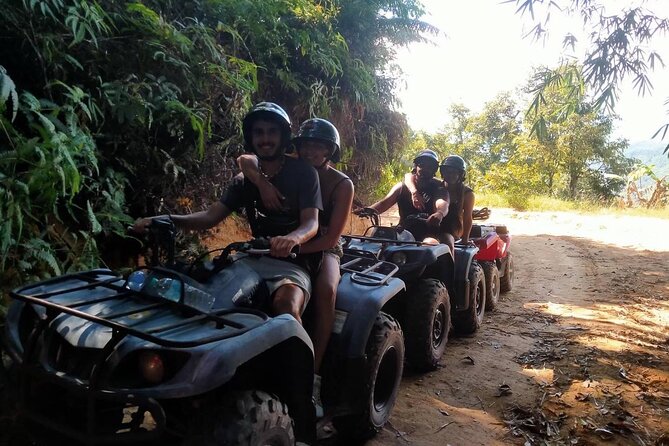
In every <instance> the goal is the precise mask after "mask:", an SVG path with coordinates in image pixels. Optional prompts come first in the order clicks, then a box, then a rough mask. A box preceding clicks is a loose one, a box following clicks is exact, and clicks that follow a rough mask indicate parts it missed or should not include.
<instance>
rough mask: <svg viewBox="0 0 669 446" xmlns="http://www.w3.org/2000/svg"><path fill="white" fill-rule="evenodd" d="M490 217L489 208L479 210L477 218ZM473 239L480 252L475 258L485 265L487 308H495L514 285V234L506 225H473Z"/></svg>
mask: <svg viewBox="0 0 669 446" xmlns="http://www.w3.org/2000/svg"><path fill="white" fill-rule="evenodd" d="M489 217H490V210H489V209H488V208H482V209H475V210H474V212H473V219H474V220H487V219H488V218H489ZM469 237H470V239H471V240H472V241H473V242H474V244H475V245H476V246H477V247H478V249H479V251H478V252H477V253H476V255H475V256H474V259H476V261H478V262H479V264H480V265H481V267H482V268H483V273H484V275H485V283H486V290H487V294H486V305H485V306H486V310H488V311H492V310H494V309H495V307H496V306H497V304H498V303H499V296H500V293H506V292H509V291H511V288H513V279H514V268H513V255H512V254H511V251H510V246H511V235H510V234H509V230H508V229H507V227H506V226H504V225H479V224H475V225H472V230H471V232H470V234H469Z"/></svg>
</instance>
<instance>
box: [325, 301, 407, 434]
mask: <svg viewBox="0 0 669 446" xmlns="http://www.w3.org/2000/svg"><path fill="white" fill-rule="evenodd" d="M366 354H367V363H366V365H365V374H364V379H365V380H366V381H365V383H364V386H363V393H362V395H360V397H359V398H356V401H354V402H352V404H351V406H352V409H353V413H352V414H351V415H346V416H342V417H336V418H334V419H333V420H332V421H333V423H334V425H335V428H336V429H337V432H338V434H339V435H340V436H341V437H342V438H346V439H348V440H351V441H360V440H365V439H367V438H370V437H371V436H373V435H375V434H376V433H377V432H379V431H380V430H381V428H382V427H383V425H384V424H386V421H388V418H389V417H390V412H391V411H392V409H393V406H395V400H396V399H397V393H398V392H399V388H400V380H401V379H402V370H403V368H404V337H403V336H402V329H401V328H400V325H399V324H398V323H397V321H396V320H395V319H393V318H392V317H390V316H389V315H387V314H385V313H379V314H378V316H376V320H375V321H374V326H373V327H372V331H371V333H370V334H369V339H368V340H367V347H366Z"/></svg>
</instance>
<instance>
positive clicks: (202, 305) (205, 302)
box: [184, 282, 214, 311]
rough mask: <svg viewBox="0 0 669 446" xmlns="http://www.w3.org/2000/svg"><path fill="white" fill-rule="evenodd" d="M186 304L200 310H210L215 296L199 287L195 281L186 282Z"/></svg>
mask: <svg viewBox="0 0 669 446" xmlns="http://www.w3.org/2000/svg"><path fill="white" fill-rule="evenodd" d="M184 304H185V305H188V306H189V307H193V308H196V309H198V310H200V311H209V310H211V307H212V306H213V304H214V297H213V296H212V295H211V294H209V293H207V292H206V291H204V290H201V289H200V288H198V287H197V286H196V285H195V284H194V283H192V284H189V283H188V282H186V283H184Z"/></svg>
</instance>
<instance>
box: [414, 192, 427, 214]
mask: <svg viewBox="0 0 669 446" xmlns="http://www.w3.org/2000/svg"><path fill="white" fill-rule="evenodd" d="M411 202H412V204H413V207H415V208H416V209H420V210H421V211H422V210H424V209H425V200H424V199H423V195H422V194H421V193H420V192H418V191H417V190H416V191H413V192H411Z"/></svg>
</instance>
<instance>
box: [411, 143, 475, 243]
mask: <svg viewBox="0 0 669 446" xmlns="http://www.w3.org/2000/svg"><path fill="white" fill-rule="evenodd" d="M439 172H440V173H441V178H442V179H443V180H444V181H443V183H444V186H446V188H447V190H448V197H449V203H448V211H447V212H446V215H445V216H444V218H443V219H442V220H441V224H440V226H439V230H440V232H441V235H440V237H439V238H440V239H441V241H442V242H444V243H446V244H447V245H448V246H449V247H450V248H451V252H455V251H454V245H455V240H456V239H460V240H461V242H462V243H467V241H468V240H469V232H470V231H471V229H472V211H473V210H474V201H475V196H474V191H473V190H472V189H470V188H469V187H467V186H465V185H464V183H463V182H464V180H465V178H466V174H467V164H466V163H465V160H464V159H462V157H459V156H458V155H450V156H447V157H446V158H445V159H444V161H443V162H442V163H441V165H439ZM404 183H405V185H406V186H407V188H408V189H409V192H410V193H411V199H412V201H413V205H414V207H416V208H417V209H424V207H425V200H424V198H423V195H422V194H420V193H419V191H418V188H417V187H416V175H415V172H411V173H408V174H406V175H405V177H404Z"/></svg>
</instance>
